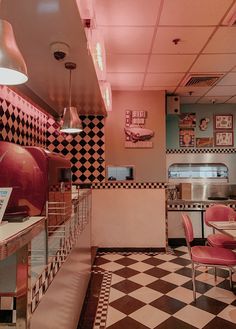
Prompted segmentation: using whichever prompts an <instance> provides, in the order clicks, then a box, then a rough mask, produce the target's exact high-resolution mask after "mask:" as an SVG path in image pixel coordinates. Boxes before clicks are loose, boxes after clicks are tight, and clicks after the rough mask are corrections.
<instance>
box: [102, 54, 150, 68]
mask: <svg viewBox="0 0 236 329" xmlns="http://www.w3.org/2000/svg"><path fill="white" fill-rule="evenodd" d="M106 59H107V72H145V68H146V65H147V61H148V56H147V55H122V54H119V55H116V54H112V55H111V54H108V55H107V57H106Z"/></svg>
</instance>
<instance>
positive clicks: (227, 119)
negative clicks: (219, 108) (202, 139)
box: [214, 114, 233, 130]
mask: <svg viewBox="0 0 236 329" xmlns="http://www.w3.org/2000/svg"><path fill="white" fill-rule="evenodd" d="M214 128H215V130H233V115H232V114H224V115H223V114H216V115H215V121H214Z"/></svg>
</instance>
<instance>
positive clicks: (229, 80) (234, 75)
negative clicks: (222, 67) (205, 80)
mask: <svg viewBox="0 0 236 329" xmlns="http://www.w3.org/2000/svg"><path fill="white" fill-rule="evenodd" d="M232 85H235V86H236V72H231V73H228V74H226V75H225V76H224V77H223V78H222V79H221V80H220V81H219V82H218V86H232Z"/></svg>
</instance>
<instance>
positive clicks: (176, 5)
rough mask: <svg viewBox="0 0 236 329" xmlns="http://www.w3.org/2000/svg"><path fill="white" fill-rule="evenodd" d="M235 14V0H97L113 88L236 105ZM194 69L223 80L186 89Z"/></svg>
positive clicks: (99, 23) (108, 73) (99, 21)
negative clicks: (175, 40)
mask: <svg viewBox="0 0 236 329" xmlns="http://www.w3.org/2000/svg"><path fill="white" fill-rule="evenodd" d="M234 13H236V0H96V8H95V15H96V24H97V27H98V28H99V29H101V30H102V33H103V36H104V40H105V47H106V54H107V79H108V80H109V81H110V82H111V85H112V89H113V90H161V89H164V90H166V91H167V93H169V94H177V95H180V96H181V102H182V103H209V102H211V101H212V98H214V100H215V102H216V103H217V102H218V103H236V26H235V25H232V26H231V25H228V21H229V19H230V18H231V17H232V16H233V14H234ZM174 39H180V40H179V42H177V44H175V43H174V42H173V40H174ZM190 73H191V74H196V73H198V74H203V75H205V74H207V75H210V74H216V73H217V74H220V76H221V78H220V79H219V80H218V82H217V83H216V84H215V85H213V86H210V87H207V86H205V87H196V86H190V87H186V86H185V85H184V81H185V80H186V77H187V76H188V75H189V74H190Z"/></svg>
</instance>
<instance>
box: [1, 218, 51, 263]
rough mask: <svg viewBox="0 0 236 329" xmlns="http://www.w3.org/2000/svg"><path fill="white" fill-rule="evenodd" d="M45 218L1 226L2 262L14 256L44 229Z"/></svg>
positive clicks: (2, 224)
mask: <svg viewBox="0 0 236 329" xmlns="http://www.w3.org/2000/svg"><path fill="white" fill-rule="evenodd" d="M45 219H46V218H45V217H30V218H29V219H28V220H26V221H25V222H23V223H4V222H3V223H1V224H0V260H3V259H4V258H6V257H8V256H10V255H12V254H13V253H14V252H16V251H17V250H18V249H20V248H21V247H23V246H24V245H25V244H27V243H28V242H29V241H31V240H32V239H33V238H34V237H35V236H36V235H37V234H38V233H39V232H40V231H41V230H43V229H44V225H45Z"/></svg>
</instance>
